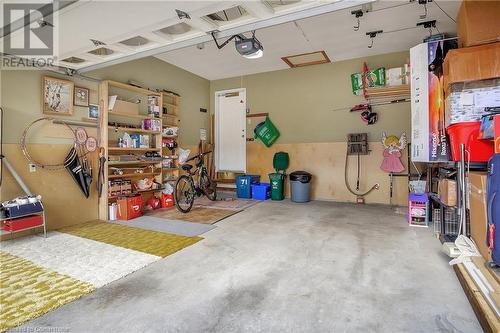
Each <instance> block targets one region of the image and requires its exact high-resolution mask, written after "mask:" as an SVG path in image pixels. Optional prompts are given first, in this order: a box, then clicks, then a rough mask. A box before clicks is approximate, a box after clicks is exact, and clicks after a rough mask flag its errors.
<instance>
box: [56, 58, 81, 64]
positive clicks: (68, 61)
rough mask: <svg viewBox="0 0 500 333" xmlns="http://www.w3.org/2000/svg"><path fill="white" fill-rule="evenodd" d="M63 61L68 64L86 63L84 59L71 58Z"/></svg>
mask: <svg viewBox="0 0 500 333" xmlns="http://www.w3.org/2000/svg"><path fill="white" fill-rule="evenodd" d="M61 61H64V62H67V63H70V64H81V63H82V62H85V60H84V59H82V58H78V57H69V58H66V59H63V60H61Z"/></svg>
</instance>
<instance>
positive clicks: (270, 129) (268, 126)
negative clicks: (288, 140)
mask: <svg viewBox="0 0 500 333" xmlns="http://www.w3.org/2000/svg"><path fill="white" fill-rule="evenodd" d="M254 133H255V137H257V138H259V139H260V140H261V141H262V142H263V143H264V144H265V145H266V147H271V146H272V145H273V143H274V142H276V140H278V138H279V137H280V132H279V131H278V129H277V128H276V126H274V124H273V123H272V122H271V119H269V117H266V120H265V121H263V122H261V123H260V124H258V125H257V127H255V129H254Z"/></svg>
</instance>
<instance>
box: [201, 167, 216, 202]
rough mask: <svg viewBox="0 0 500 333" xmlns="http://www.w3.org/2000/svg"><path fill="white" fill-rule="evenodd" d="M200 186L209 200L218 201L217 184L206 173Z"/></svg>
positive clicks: (202, 176)
mask: <svg viewBox="0 0 500 333" xmlns="http://www.w3.org/2000/svg"><path fill="white" fill-rule="evenodd" d="M200 186H201V189H202V191H203V193H204V194H205V195H206V196H207V198H208V199H209V200H211V201H215V200H216V199H217V184H215V182H214V181H212V180H211V179H210V177H209V176H208V175H207V174H206V173H203V174H202V175H201V179H200Z"/></svg>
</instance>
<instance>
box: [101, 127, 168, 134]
mask: <svg viewBox="0 0 500 333" xmlns="http://www.w3.org/2000/svg"><path fill="white" fill-rule="evenodd" d="M108 130H109V131H120V132H132V133H146V134H161V132H160V131H152V130H144V129H141V128H130V127H112V126H108Z"/></svg>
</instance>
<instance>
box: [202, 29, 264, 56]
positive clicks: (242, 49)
mask: <svg viewBox="0 0 500 333" xmlns="http://www.w3.org/2000/svg"><path fill="white" fill-rule="evenodd" d="M212 38H213V39H214V42H215V45H217V48H218V49H219V50H220V49H222V48H223V47H224V46H226V45H227V44H228V43H229V42H230V41H232V40H233V39H234V41H235V42H234V46H235V47H236V51H238V53H239V54H241V55H242V56H243V57H244V58H247V59H257V58H260V57H262V56H263V55H264V47H263V46H262V43H261V42H260V41H259V40H258V39H257V37H255V30H254V31H252V37H250V38H247V37H245V35H243V34H238V35H233V36H231V37H229V39H228V40H226V41H225V42H224V43H222V44H219V42H217V38H215V31H212Z"/></svg>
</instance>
